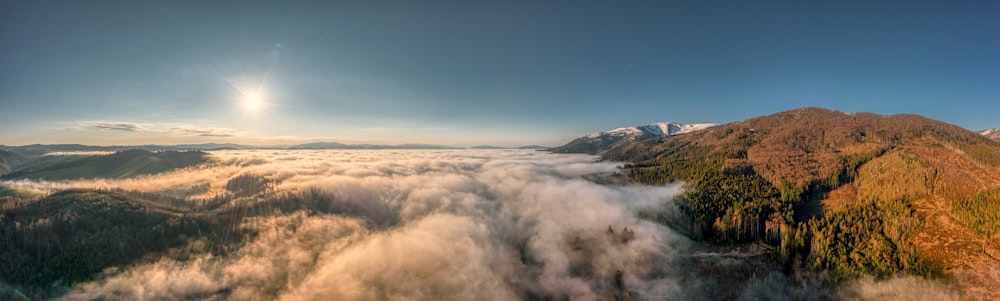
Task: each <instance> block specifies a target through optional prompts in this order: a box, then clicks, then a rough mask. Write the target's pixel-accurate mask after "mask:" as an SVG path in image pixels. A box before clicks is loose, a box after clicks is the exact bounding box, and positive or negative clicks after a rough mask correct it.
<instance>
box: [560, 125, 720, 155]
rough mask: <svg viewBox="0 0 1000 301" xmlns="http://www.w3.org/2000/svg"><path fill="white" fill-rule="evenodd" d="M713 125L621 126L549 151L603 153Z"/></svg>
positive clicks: (589, 135)
mask: <svg viewBox="0 0 1000 301" xmlns="http://www.w3.org/2000/svg"><path fill="white" fill-rule="evenodd" d="M713 126H716V124H714V123H695V124H684V123H676V122H669V121H667V122H658V123H652V124H648V125H641V126H630V127H621V128H616V129H613V130H608V131H603V132H596V133H590V134H587V135H585V136H583V137H580V138H576V139H573V140H572V141H570V142H568V143H566V144H564V145H561V146H557V147H553V148H550V149H549V151H550V152H554V153H585V154H592V155H602V154H605V153H607V152H609V151H612V150H614V149H618V148H620V147H624V146H626V145H628V144H629V143H633V142H637V141H642V140H646V139H652V138H659V137H666V136H672V135H680V134H686V133H691V132H696V131H699V130H704V129H707V128H711V127H713Z"/></svg>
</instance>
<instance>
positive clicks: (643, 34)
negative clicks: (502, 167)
mask: <svg viewBox="0 0 1000 301" xmlns="http://www.w3.org/2000/svg"><path fill="white" fill-rule="evenodd" d="M203 2H206V3H203ZM807 2H809V3H807ZM998 14H1000V2H997V1H899V2H882V1H856V2H855V1H824V2H819V1H782V2H771V1H684V2H680V1H593V2H584V1H559V2H543V1H523V2H522V1H492V2H486V1H447V2H444V1H441V2H439V1H354V2H335V1H317V2H277V1H275V2H260V3H251V1H237V2H223V1H190V2H178V1H7V0H0V47H2V48H0V49H2V50H0V144H7V145H19V144H29V143H84V144H101V145H109V144H146V143H157V144H174V143H203V142H235V143H249V144H291V143H300V142H311V141H340V142H347V143H390V144H396V143H437V144H449V145H476V144H498V145H524V144H543V145H557V144H561V143H564V142H566V141H567V140H569V139H571V138H573V137H576V136H581V135H583V134H585V133H588V132H594V131H600V130H605V129H610V128H615V127H621V126H628V125H639V124H647V123H652V122H659V121H675V122H684V123H701V122H715V123H726V122H731V121H737V120H743V119H747V118H751V117H755V116H759V115H765V114H770V113H773V112H777V111H784V110H789V109H792V108H796V107H804V106H818V107H826V108H831V109H837V110H842V111H848V112H853V111H867V112H875V113H880V114H894V113H914V114H920V115H924V116H928V117H931V118H934V119H939V120H943V121H946V122H950V123H954V124H957V125H960V126H963V127H966V128H969V129H982V128H988V127H1000V118H997V113H998V112H1000V55H998V53H1000V35H998V34H997V32H998V30H1000V18H997V17H996V16H997V15H998ZM241 91H243V92H241ZM249 93H258V94H259V95H260V98H261V99H263V101H264V105H263V106H262V107H260V108H259V109H257V110H249V109H248V108H247V107H246V106H245V105H244V103H243V99H244V98H245V97H246V96H245V94H249Z"/></svg>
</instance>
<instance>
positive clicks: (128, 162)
mask: <svg viewBox="0 0 1000 301" xmlns="http://www.w3.org/2000/svg"><path fill="white" fill-rule="evenodd" d="M208 161H209V158H208V154H207V153H204V152H200V151H181V152H178V151H162V152H155V153H154V152H150V151H146V150H139V149H133V150H126V151H120V152H117V153H114V154H110V155H104V156H93V157H84V158H80V159H75V160H71V161H67V162H60V163H56V164H52V165H48V166H40V167H37V168H26V169H22V170H17V171H15V172H12V173H10V174H7V175H5V176H4V177H3V179H44V180H73V179H81V178H131V177H136V176H140V175H147V174H157V173H163V172H168V171H171V170H175V169H179V168H184V167H188V166H194V165H198V164H202V163H205V162H208Z"/></svg>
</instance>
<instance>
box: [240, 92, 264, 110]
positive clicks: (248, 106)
mask: <svg viewBox="0 0 1000 301" xmlns="http://www.w3.org/2000/svg"><path fill="white" fill-rule="evenodd" d="M263 107H264V95H263V94H261V93H260V92H248V93H244V94H243V109H245V110H247V111H248V112H251V113H256V112H258V111H260V110H261V109H262V108H263Z"/></svg>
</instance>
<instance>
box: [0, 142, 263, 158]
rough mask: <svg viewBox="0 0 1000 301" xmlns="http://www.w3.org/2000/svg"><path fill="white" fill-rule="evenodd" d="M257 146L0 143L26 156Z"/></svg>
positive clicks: (7, 148)
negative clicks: (16, 144)
mask: <svg viewBox="0 0 1000 301" xmlns="http://www.w3.org/2000/svg"><path fill="white" fill-rule="evenodd" d="M256 148H259V147H256V146H252V145H243V144H232V143H221V144H220V143H203V144H178V145H116V146H94V145H82V144H31V145H21V146H6V145H0V150H7V151H11V152H15V153H18V154H21V155H24V156H27V157H36V156H42V155H45V154H51V153H75V152H116V151H122V150H130V149H141V150H147V151H170V150H172V151H183V150H217V149H256Z"/></svg>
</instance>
